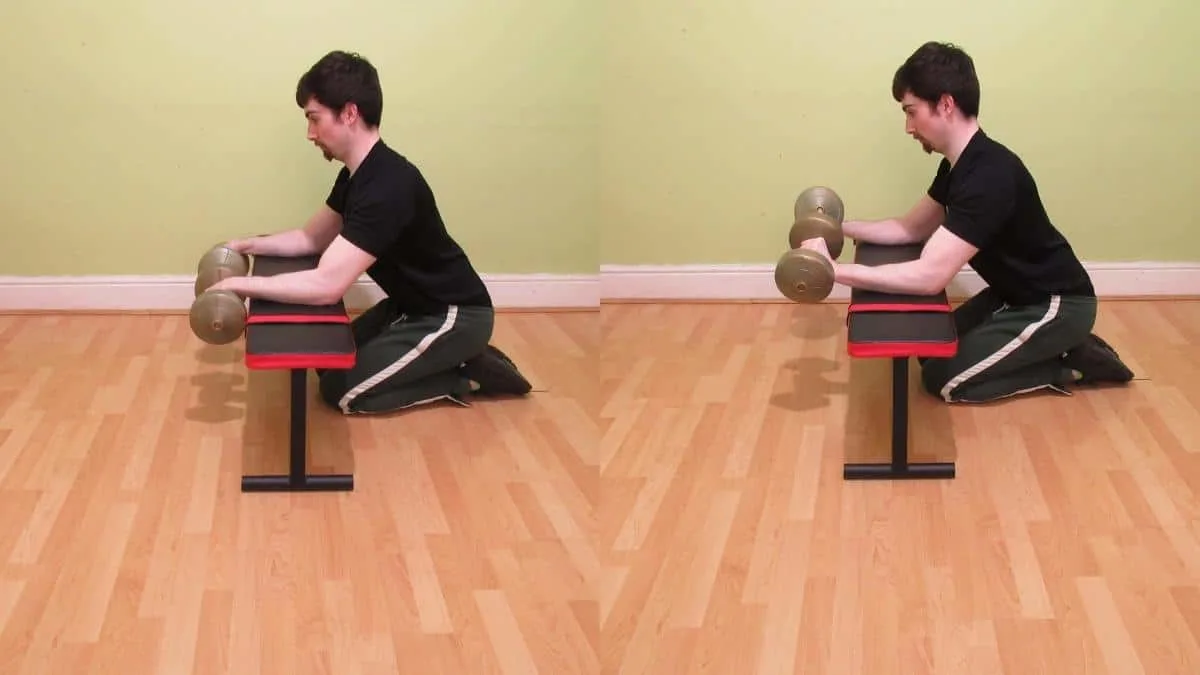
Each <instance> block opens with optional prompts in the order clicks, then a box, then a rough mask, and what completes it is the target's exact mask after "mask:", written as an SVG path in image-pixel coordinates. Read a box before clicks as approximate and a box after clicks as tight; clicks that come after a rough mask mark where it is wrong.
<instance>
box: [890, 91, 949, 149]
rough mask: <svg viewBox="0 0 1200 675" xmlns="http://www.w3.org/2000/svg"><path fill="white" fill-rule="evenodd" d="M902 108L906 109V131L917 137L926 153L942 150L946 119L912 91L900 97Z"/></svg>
mask: <svg viewBox="0 0 1200 675" xmlns="http://www.w3.org/2000/svg"><path fill="white" fill-rule="evenodd" d="M900 108H901V110H903V111H904V132H905V133H906V134H908V135H909V136H912V137H913V138H914V139H916V140H917V142H919V143H920V144H921V148H923V149H924V150H925V152H926V153H933V152H940V144H941V139H942V135H943V130H944V129H945V126H946V124H945V119H944V118H943V117H942V116H941V115H940V114H938V113H937V111H936V110H935V109H934V107H933V106H930V105H929V104H928V103H926V102H925V101H922V100H921V99H919V98H917V97H915V96H913V95H912V93H911V92H909V93H905V94H904V97H903V98H902V99H900Z"/></svg>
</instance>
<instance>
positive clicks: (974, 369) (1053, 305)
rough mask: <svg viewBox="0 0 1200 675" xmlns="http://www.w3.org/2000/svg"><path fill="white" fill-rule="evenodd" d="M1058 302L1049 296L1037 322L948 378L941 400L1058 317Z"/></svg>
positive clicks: (948, 396)
mask: <svg viewBox="0 0 1200 675" xmlns="http://www.w3.org/2000/svg"><path fill="white" fill-rule="evenodd" d="M1059 302H1060V297H1059V296H1057V295H1055V296H1051V298H1050V306H1049V307H1047V308H1046V313H1045V314H1043V315H1042V318H1040V319H1038V320H1037V321H1035V322H1033V323H1031V324H1029V325H1028V326H1026V327H1025V330H1023V331H1021V333H1020V334H1019V335H1017V336H1016V337H1015V338H1013V339H1012V340H1010V341H1009V342H1008V344H1006V345H1004V346H1003V347H1001V348H1000V349H999V350H997V351H996V352H995V353H993V354H989V355H988V356H987V357H985V358H984V359H983V360H982V361H980V362H979V363H976V364H975V365H973V366H971V367H970V368H967V369H966V370H964V371H962V372H961V373H959V374H958V375H955V376H954V377H952V378H950V381H949V382H947V383H946V386H944V387H942V390H941V392H939V393H940V394H941V397H942V398H943V399H945V400H946V401H947V402H949V401H950V392H952V391H954V389H955V388H956V387H958V385H960V384H962V383H963V382H966V381H967V380H969V379H971V378H972V377H975V376H976V375H978V374H979V373H982V372H983V371H985V370H987V369H988V368H991V367H992V366H994V365H996V364H997V363H999V362H1000V360H1001V359H1003V358H1004V357H1006V356H1008V355H1009V354H1011V353H1013V352H1014V351H1016V350H1017V348H1019V347H1020V346H1021V345H1023V344H1025V343H1026V342H1028V341H1029V338H1030V337H1031V336H1032V335H1033V334H1034V333H1035V332H1037V329H1039V328H1041V327H1042V326H1044V325H1046V324H1047V323H1049V322H1050V321H1051V320H1053V319H1054V317H1056V316H1058V306H1059Z"/></svg>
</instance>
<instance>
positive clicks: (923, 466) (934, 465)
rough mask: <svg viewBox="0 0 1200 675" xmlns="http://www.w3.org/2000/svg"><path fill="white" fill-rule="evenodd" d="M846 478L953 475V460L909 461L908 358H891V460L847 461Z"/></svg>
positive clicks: (952, 476) (844, 468) (948, 476)
mask: <svg viewBox="0 0 1200 675" xmlns="http://www.w3.org/2000/svg"><path fill="white" fill-rule="evenodd" d="M842 477H843V478H844V479H845V480H899V479H906V480H908V479H914V478H954V462H909V461H908V358H907V357H903V356H902V357H897V358H894V359H892V461H891V462H874V463H870V462H868V463H860V464H856V463H847V464H846V465H845V466H844V467H843V468H842Z"/></svg>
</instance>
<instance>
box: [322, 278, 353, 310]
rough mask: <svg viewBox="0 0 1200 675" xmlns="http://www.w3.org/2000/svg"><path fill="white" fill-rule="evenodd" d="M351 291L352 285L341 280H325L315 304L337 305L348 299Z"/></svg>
mask: <svg viewBox="0 0 1200 675" xmlns="http://www.w3.org/2000/svg"><path fill="white" fill-rule="evenodd" d="M349 290H350V284H347V283H345V282H343V281H340V280H325V281H322V283H321V284H320V288H319V290H318V291H317V295H316V298H314V300H315V304H318V305H336V304H337V303H338V302H340V301H341V300H342V299H343V298H345V297H346V293H347V291H349Z"/></svg>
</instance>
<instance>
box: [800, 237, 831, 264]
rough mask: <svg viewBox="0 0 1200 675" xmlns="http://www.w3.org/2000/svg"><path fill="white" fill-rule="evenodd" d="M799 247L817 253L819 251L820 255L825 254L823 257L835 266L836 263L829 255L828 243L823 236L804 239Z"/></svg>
mask: <svg viewBox="0 0 1200 675" xmlns="http://www.w3.org/2000/svg"><path fill="white" fill-rule="evenodd" d="M800 248H806V249H808V250H810V251H816V252H817V253H820V254H821V255H823V256H825V259H826V260H828V261H829V264H830V265H833V266H834V268H835V269H836V268H837V263H836V262H834V260H833V256H831V255H829V244H827V243H826V242H825V237H813V238H812V239H805V240H804V241H802V242H800Z"/></svg>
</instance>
